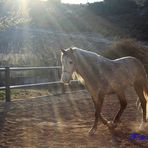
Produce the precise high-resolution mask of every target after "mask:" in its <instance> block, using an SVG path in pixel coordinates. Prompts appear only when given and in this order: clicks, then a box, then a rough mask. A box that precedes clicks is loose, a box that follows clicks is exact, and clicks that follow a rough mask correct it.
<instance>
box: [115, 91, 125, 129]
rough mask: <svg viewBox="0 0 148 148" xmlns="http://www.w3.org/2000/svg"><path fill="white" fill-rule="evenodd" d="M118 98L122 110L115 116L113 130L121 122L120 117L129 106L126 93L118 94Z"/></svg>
mask: <svg viewBox="0 0 148 148" xmlns="http://www.w3.org/2000/svg"><path fill="white" fill-rule="evenodd" d="M117 96H118V99H119V101H120V109H119V111H118V113H117V114H116V116H115V118H114V120H113V126H112V128H114V127H116V126H117V123H118V122H119V120H120V117H121V115H122V113H123V111H124V110H125V108H126V106H127V101H126V98H125V94H124V92H120V93H119V92H117Z"/></svg>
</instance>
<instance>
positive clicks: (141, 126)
mask: <svg viewBox="0 0 148 148" xmlns="http://www.w3.org/2000/svg"><path fill="white" fill-rule="evenodd" d="M146 127H147V126H146V123H144V122H142V123H141V124H140V126H139V130H140V131H144V130H145V128H146Z"/></svg>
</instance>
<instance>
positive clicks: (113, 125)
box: [107, 121, 117, 129]
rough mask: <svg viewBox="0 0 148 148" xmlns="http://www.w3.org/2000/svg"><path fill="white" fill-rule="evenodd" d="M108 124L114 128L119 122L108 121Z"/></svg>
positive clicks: (110, 127)
mask: <svg viewBox="0 0 148 148" xmlns="http://www.w3.org/2000/svg"><path fill="white" fill-rule="evenodd" d="M107 126H108V128H109V129H114V128H116V127H117V124H116V123H114V122H113V121H108V122H107Z"/></svg>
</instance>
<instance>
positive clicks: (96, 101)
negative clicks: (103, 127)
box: [89, 94, 107, 135]
mask: <svg viewBox="0 0 148 148" xmlns="http://www.w3.org/2000/svg"><path fill="white" fill-rule="evenodd" d="M92 100H93V102H94V107H95V121H94V124H93V126H92V128H91V129H90V130H89V135H93V134H94V133H95V131H96V129H97V126H98V121H99V119H101V121H102V122H103V123H104V124H107V120H106V119H105V118H103V116H102V115H101V114H100V113H101V109H102V104H103V101H104V95H103V94H102V95H99V97H98V98H97V99H95V98H93V97H92Z"/></svg>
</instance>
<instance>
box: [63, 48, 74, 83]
mask: <svg viewBox="0 0 148 148" xmlns="http://www.w3.org/2000/svg"><path fill="white" fill-rule="evenodd" d="M73 52H74V51H73V49H72V48H69V49H66V50H64V49H61V63H62V76H61V81H62V82H64V83H69V82H70V80H71V77H72V74H73V72H74V71H75V62H74V55H73Z"/></svg>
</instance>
